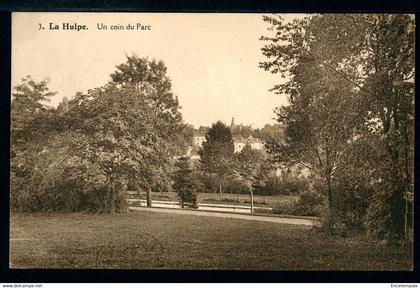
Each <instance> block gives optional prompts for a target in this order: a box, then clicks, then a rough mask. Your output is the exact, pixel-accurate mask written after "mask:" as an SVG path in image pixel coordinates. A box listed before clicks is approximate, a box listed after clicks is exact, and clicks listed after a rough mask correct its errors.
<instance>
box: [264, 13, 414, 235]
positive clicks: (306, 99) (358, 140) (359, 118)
mask: <svg viewBox="0 0 420 288" xmlns="http://www.w3.org/2000/svg"><path fill="white" fill-rule="evenodd" d="M264 21H266V22H267V23H269V24H270V25H271V26H272V31H275V32H274V35H271V36H264V37H262V38H261V39H262V40H264V41H267V45H265V46H264V48H263V49H262V53H263V54H264V55H265V56H266V57H267V58H268V60H267V61H266V62H263V63H261V64H260V67H261V68H263V69H265V70H267V71H270V72H272V73H279V74H280V75H281V76H282V77H283V78H285V79H286V80H285V81H284V82H283V83H281V84H278V85H276V86H274V88H273V91H275V92H276V93H279V94H286V95H288V97H289V104H290V105H288V106H284V107H279V108H278V109H277V111H276V114H277V117H278V120H279V122H280V123H283V124H284V125H285V126H286V127H285V134H286V143H285V144H283V143H275V142H272V143H270V144H269V145H268V146H269V148H270V151H271V152H272V153H271V154H272V156H273V157H274V158H275V159H276V160H277V161H283V162H284V161H286V162H292V163H293V162H294V163H296V162H300V163H301V164H302V165H305V166H308V167H309V168H310V169H311V170H312V171H313V173H314V174H315V175H318V176H319V177H320V178H323V179H324V189H325V190H326V192H327V194H328V204H329V208H330V210H332V211H333V212H334V213H341V214H343V209H344V208H343V207H344V206H343V202H345V200H344V199H346V197H347V196H348V193H351V194H352V197H351V199H353V200H352V201H356V202H359V203H364V204H361V207H364V208H363V209H361V210H364V211H363V212H360V213H361V214H362V216H363V215H365V214H367V215H366V219H367V220H366V221H367V222H366V223H365V224H366V227H367V229H368V230H369V231H371V232H373V234H376V235H378V236H381V237H394V236H396V237H401V235H403V234H404V231H403V230H404V222H405V223H407V222H408V221H407V214H406V220H405V221H404V211H407V209H404V197H405V196H406V195H410V193H411V192H410V191H412V169H411V168H412V164H410V163H412V161H413V158H412V149H413V146H414V145H413V138H412V135H413V131H412V127H413V126H412V115H413V110H414V109H413V99H414V90H413V85H412V83H410V82H411V81H410V79H413V74H414V20H413V18H412V17H411V16H409V15H403V14H399V15H393V14H386V15H383V14H368V15H365V14H346V15H343V14H325V15H311V16H306V17H303V18H297V19H294V20H292V21H290V22H287V21H284V19H282V18H281V17H280V16H265V17H264ZM362 155H369V157H364V156H362ZM363 157H364V159H363ZM355 163H357V164H358V165H354V164H355ZM350 167H351V169H349V168H350ZM391 174H392V175H393V176H391ZM363 175H368V177H363ZM359 181H362V182H359ZM360 187H364V188H363V189H362V190H364V191H363V192H362V191H360ZM333 189H334V190H335V191H336V192H335V193H333ZM345 191H347V192H345ZM358 191H359V192H358ZM360 193H361V194H360ZM362 194H363V196H361V195H362ZM346 195H347V196H346ZM357 195H358V196H357ZM358 197H362V198H363V199H358ZM334 198H335V199H334ZM347 198H348V197H347ZM367 199H371V200H372V201H367ZM367 202H370V203H371V204H370V206H369V207H368V208H366V206H367V204H366V203H367ZM405 204H406V206H408V202H407V203H405ZM347 208H349V207H348V206H347ZM347 208H345V209H347ZM345 209H344V210H345ZM349 209H351V210H357V209H358V208H356V207H353V208H349ZM381 213H382V214H381ZM385 214H387V215H391V216H390V217H383V215H385ZM380 215H382V216H380ZM359 216H360V215H359ZM380 218H381V219H380ZM375 219H376V220H375ZM384 219H387V220H386V221H385V220H384ZM401 220H403V221H401ZM378 221H379V222H378ZM359 222H360V220H359ZM375 223H376V224H375ZM374 227H376V228H374ZM405 227H406V228H405V230H407V225H405ZM380 230H381V231H382V232H380V233H378V232H379V231H380ZM375 231H376V232H375ZM387 231H388V232H387ZM390 235H393V236H390Z"/></svg>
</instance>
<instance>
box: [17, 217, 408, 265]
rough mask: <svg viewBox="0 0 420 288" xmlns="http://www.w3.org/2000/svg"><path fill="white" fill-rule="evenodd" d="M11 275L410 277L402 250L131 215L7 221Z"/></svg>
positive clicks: (237, 223)
mask: <svg viewBox="0 0 420 288" xmlns="http://www.w3.org/2000/svg"><path fill="white" fill-rule="evenodd" d="M10 226H11V228H10V230H11V231H10V239H11V241H10V250H11V251H10V266H11V268H129V269H144V268H146V269H147V268H152V269H250V270H258V269H264V270H265V269H267V270H411V269H412V268H411V267H412V258H411V254H412V252H411V249H410V248H401V247H391V246H385V245H378V244H373V243H367V242H365V241H362V239H360V238H351V239H339V238H336V239H332V238H325V237H324V236H322V234H319V233H315V232H313V231H311V229H310V228H306V227H302V226H291V225H281V224H275V223H268V222H257V221H247V220H239V219H225V218H216V217H204V216H194V215H175V214H167V213H154V212H143V211H141V212H140V211H139V212H133V213H126V214H113V215H93V214H83V213H74V214H12V215H11V218H10Z"/></svg>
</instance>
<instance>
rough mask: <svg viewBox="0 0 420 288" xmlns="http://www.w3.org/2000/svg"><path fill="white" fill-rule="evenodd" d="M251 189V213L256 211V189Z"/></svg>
mask: <svg viewBox="0 0 420 288" xmlns="http://www.w3.org/2000/svg"><path fill="white" fill-rule="evenodd" d="M249 191H250V192H251V213H254V191H252V188H251V189H249Z"/></svg>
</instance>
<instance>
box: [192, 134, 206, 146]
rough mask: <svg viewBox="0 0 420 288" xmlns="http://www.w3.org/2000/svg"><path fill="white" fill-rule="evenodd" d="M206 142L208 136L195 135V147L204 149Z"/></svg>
mask: <svg viewBox="0 0 420 288" xmlns="http://www.w3.org/2000/svg"><path fill="white" fill-rule="evenodd" d="M204 141H206V136H205V135H203V134H195V135H194V145H195V146H197V147H202V146H203V142H204Z"/></svg>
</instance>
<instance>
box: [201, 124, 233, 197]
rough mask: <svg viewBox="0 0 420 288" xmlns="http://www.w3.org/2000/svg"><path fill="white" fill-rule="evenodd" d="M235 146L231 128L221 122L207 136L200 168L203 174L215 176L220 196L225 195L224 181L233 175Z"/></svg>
mask: <svg viewBox="0 0 420 288" xmlns="http://www.w3.org/2000/svg"><path fill="white" fill-rule="evenodd" d="M233 153H234V145H233V139H232V134H231V132H230V129H229V127H227V126H226V125H225V124H223V123H222V122H221V121H218V122H217V123H215V124H213V125H212V127H211V128H210V129H209V130H208V132H207V134H206V141H204V143H203V146H202V148H201V149H200V150H199V151H198V154H199V155H200V164H199V167H200V169H201V170H202V171H203V172H206V173H210V174H214V175H216V176H217V178H218V182H219V194H220V197H222V194H223V181H224V179H225V178H226V177H227V176H228V175H230V174H232V171H233V167H234V159H233Z"/></svg>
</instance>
